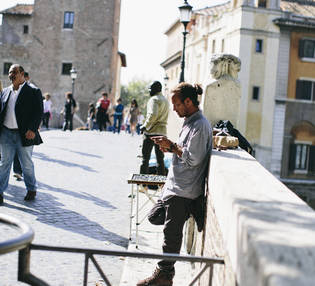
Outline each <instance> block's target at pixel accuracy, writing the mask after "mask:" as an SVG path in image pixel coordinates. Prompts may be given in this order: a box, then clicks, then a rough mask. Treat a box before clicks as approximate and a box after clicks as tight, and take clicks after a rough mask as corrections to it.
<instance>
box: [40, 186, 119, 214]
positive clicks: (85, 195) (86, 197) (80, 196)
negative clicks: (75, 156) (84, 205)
mask: <svg viewBox="0 0 315 286" xmlns="http://www.w3.org/2000/svg"><path fill="white" fill-rule="evenodd" d="M37 185H38V189H42V190H48V191H53V192H57V193H62V194H66V195H69V196H72V197H75V198H78V199H82V200H88V201H91V202H94V203H95V204H96V205H98V206H101V207H104V208H109V209H117V208H116V207H115V206H113V205H112V204H111V203H109V202H108V201H104V200H102V199H100V198H98V197H95V196H93V195H91V194H89V193H77V192H74V191H70V190H66V189H61V188H56V187H52V186H49V185H47V184H44V183H41V182H38V181H37Z"/></svg>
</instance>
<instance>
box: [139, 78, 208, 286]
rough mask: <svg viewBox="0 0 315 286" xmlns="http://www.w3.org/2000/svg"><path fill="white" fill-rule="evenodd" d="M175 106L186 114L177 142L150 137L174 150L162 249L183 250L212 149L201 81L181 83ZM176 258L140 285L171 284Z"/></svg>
mask: <svg viewBox="0 0 315 286" xmlns="http://www.w3.org/2000/svg"><path fill="white" fill-rule="evenodd" d="M172 93H173V96H172V104H173V110H174V111H176V113H177V115H178V116H179V117H183V118H184V119H185V120H184V124H183V127H182V129H181V131H180V133H179V140H178V143H174V142H172V141H171V140H169V139H168V138H166V137H165V136H156V137H151V139H152V140H153V141H154V142H155V144H157V145H159V147H160V148H161V150H162V151H163V152H172V153H173V159H172V164H171V166H170V168H169V172H168V176H167V179H166V182H165V185H164V187H163V189H162V196H161V200H162V204H163V206H164V209H165V220H164V229H163V233H164V243H163V247H162V248H163V253H175V254H179V253H180V248H181V244H182V238H183V227H184V223H185V221H186V220H187V219H188V218H189V216H190V214H191V213H192V212H193V208H194V201H195V200H196V199H197V198H198V197H200V196H203V192H204V188H205V186H204V182H205V176H206V175H207V170H208V164H209V159H210V155H211V150H212V129H211V125H210V124H209V122H208V120H207V119H206V118H205V117H204V116H203V114H202V112H201V110H199V102H198V95H201V94H202V88H201V87H200V86H199V85H195V86H192V85H190V84H188V83H180V84H179V85H178V86H177V87H176V88H175V89H174V90H172ZM174 264H175V261H168V260H161V261H159V262H158V265H157V267H156V269H155V271H154V273H153V275H152V276H151V277H148V278H146V279H144V280H142V281H139V282H138V283H137V286H150V285H151V286H153V285H154V286H158V285H163V286H171V285H173V277H174V275H175V268H174Z"/></svg>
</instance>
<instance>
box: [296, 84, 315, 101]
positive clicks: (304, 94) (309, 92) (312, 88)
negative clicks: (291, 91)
mask: <svg viewBox="0 0 315 286" xmlns="http://www.w3.org/2000/svg"><path fill="white" fill-rule="evenodd" d="M295 98H296V99H304V100H311V101H314V100H315V82H314V81H309V80H297V81H296V95H295Z"/></svg>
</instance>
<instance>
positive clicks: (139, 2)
mask: <svg viewBox="0 0 315 286" xmlns="http://www.w3.org/2000/svg"><path fill="white" fill-rule="evenodd" d="M220 1H222V0H188V3H189V4H190V5H191V6H193V9H199V8H203V7H207V6H212V5H215V4H217V3H219V2H220ZM18 3H19V4H21V3H25V4H33V3H34V1H33V0H0V10H4V9H6V8H9V7H12V6H14V5H16V4H18ZM183 3H184V1H183V0H121V11H120V31H119V51H120V52H122V53H124V54H125V55H126V60H127V67H126V68H122V70H121V82H122V84H128V82H130V81H132V80H133V79H143V80H148V81H151V80H160V81H163V77H164V71H163V69H162V67H161V66H160V64H161V63H162V62H163V61H164V60H165V56H166V36H165V35H164V32H165V31H166V30H167V28H169V27H170V26H171V25H172V24H173V23H174V22H175V21H176V20H177V19H178V18H179V10H178V6H180V5H181V4H183Z"/></svg>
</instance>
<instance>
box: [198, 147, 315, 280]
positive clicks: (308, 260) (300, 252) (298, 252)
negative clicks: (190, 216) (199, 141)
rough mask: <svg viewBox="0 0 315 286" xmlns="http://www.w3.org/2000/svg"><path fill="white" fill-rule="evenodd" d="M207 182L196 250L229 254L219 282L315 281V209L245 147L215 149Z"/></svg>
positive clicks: (217, 276)
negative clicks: (203, 221) (203, 222)
mask: <svg viewBox="0 0 315 286" xmlns="http://www.w3.org/2000/svg"><path fill="white" fill-rule="evenodd" d="M208 187H209V194H208V206H207V218H206V228H205V231H204V232H203V233H198V234H197V237H195V243H196V245H195V249H196V253H195V254H196V255H199V254H202V255H205V256H223V257H225V260H226V265H225V267H216V268H215V271H214V275H215V277H214V285H221V286H222V285H242V286H247V285H248V286H249V285H250V286H252V285H256V286H260V285H264V286H282V285H283V286H284V285H285V286H290V285H292V286H296V285H313V284H314V281H315V272H314V265H315V213H314V211H313V210H312V209H311V208H310V207H309V206H308V205H307V204H306V203H305V202H304V201H302V200H301V199H300V198H299V197H298V196H296V195H295V194H294V193H293V192H292V191H291V190H289V189H288V188H287V187H286V186H285V185H284V184H283V183H281V182H280V181H279V180H278V179H277V178H276V177H274V176H273V175H272V174H271V173H269V172H268V171H267V170H266V169H265V168H263V167H262V166H261V165H260V164H259V163H258V162H257V161H256V160H255V158H253V157H252V156H250V155H249V154H248V153H246V152H245V151H243V150H241V149H237V150H228V151H221V152H219V151H213V156H212V159H211V166H210V171H209V184H208ZM200 285H207V284H206V282H205V281H204V282H203V280H201V281H200Z"/></svg>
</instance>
